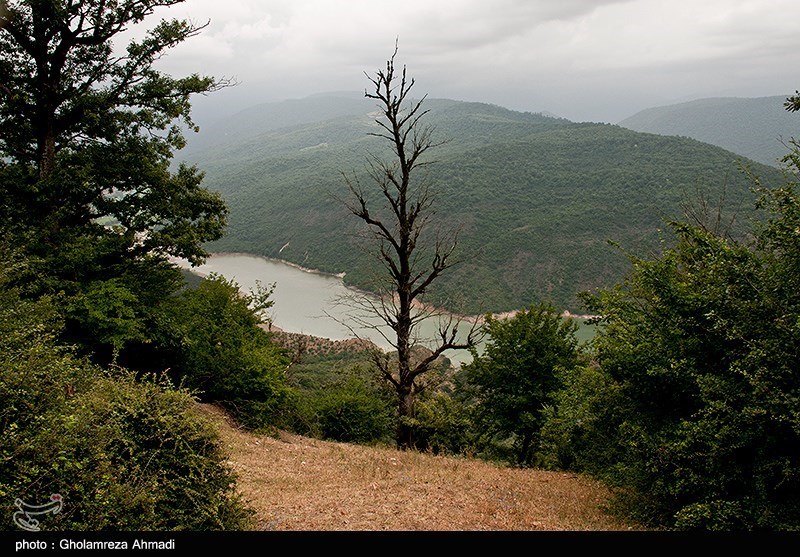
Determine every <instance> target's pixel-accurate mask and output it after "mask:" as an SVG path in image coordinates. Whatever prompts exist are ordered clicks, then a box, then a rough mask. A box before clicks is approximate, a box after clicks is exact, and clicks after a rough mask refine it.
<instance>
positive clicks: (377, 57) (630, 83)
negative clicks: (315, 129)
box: [159, 0, 800, 123]
mask: <svg viewBox="0 0 800 557" xmlns="http://www.w3.org/2000/svg"><path fill="white" fill-rule="evenodd" d="M159 15H161V16H166V17H188V18H190V19H192V20H193V21H195V22H205V21H207V20H210V21H211V23H210V25H209V26H208V28H206V29H205V30H204V31H203V33H202V34H201V35H200V36H197V37H194V38H192V39H190V40H189V41H187V42H186V43H184V44H183V45H180V46H179V47H178V48H176V49H174V50H173V51H172V52H171V53H170V55H169V56H168V57H167V58H165V59H164V60H162V62H161V66H160V67H161V68H162V69H163V70H165V71H168V72H169V73H172V74H174V75H182V74H187V73H192V72H201V73H205V74H210V75H214V76H217V77H222V76H225V77H235V78H236V79H237V80H238V81H239V82H240V84H239V85H238V86H237V87H234V88H231V89H227V90H223V91H221V92H218V93H215V94H214V95H211V96H209V97H208V98H205V99H200V100H198V101H196V102H195V105H196V106H197V108H198V112H199V114H198V115H199V116H201V117H202V113H204V112H205V113H206V114H210V113H211V112H213V113H214V114H224V113H226V112H233V111H235V110H237V109H240V108H244V107H245V106H249V105H253V104H257V103H259V102H266V101H275V100H282V99H286V98H299V97H305V96H308V95H310V94H314V93H320V92H325V91H338V90H352V91H363V90H364V87H365V85H366V83H367V82H366V78H365V77H364V74H363V72H364V71H368V72H373V71H374V70H376V69H378V68H379V67H381V66H382V65H383V64H384V63H385V61H386V59H387V57H388V56H389V55H390V54H391V51H392V49H393V47H394V41H395V37H398V38H399V44H400V51H399V55H398V60H399V61H400V62H402V63H405V64H406V65H407V67H408V71H409V73H410V74H411V75H413V76H414V77H415V78H416V81H417V85H416V89H417V92H418V93H419V94H422V93H428V94H429V96H431V97H448V98H453V99H459V100H472V101H483V102H490V103H494V104H499V105H502V106H506V107H508V108H513V109H516V110H527V111H531V112H540V111H550V112H553V113H555V114H558V115H559V116H564V117H566V118H569V119H571V120H576V121H582V120H591V121H604V122H612V123H616V122H618V121H619V120H621V119H623V118H625V117H627V116H630V115H632V114H634V113H635V112H637V111H638V110H641V109H643V108H647V107H650V106H658V105H664V104H673V103H676V102H683V101H686V100H691V99H696V98H703V97H713V96H740V97H757V96H767V95H784V94H789V93H791V92H793V91H794V90H795V89H798V88H800V32H799V31H798V22H799V21H800V0H402V1H398V0H394V1H391V2H388V1H384V0H187V1H186V2H185V3H184V4H182V5H179V6H175V7H172V8H169V9H166V10H164V11H162V12H159Z"/></svg>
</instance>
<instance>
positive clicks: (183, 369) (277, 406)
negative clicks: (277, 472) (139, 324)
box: [158, 275, 293, 428]
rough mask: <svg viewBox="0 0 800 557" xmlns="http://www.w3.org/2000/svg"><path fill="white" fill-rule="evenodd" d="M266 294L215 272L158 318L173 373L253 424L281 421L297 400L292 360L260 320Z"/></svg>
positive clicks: (161, 342) (192, 387)
mask: <svg viewBox="0 0 800 557" xmlns="http://www.w3.org/2000/svg"><path fill="white" fill-rule="evenodd" d="M268 296H269V292H261V293H260V294H259V293H257V294H255V295H249V296H247V295H243V294H242V293H241V292H240V291H239V287H238V285H237V284H236V283H235V282H232V281H228V280H226V279H225V278H223V277H220V276H216V275H213V276H211V277H209V278H207V279H205V280H203V281H202V282H201V283H200V284H199V286H198V287H197V288H195V289H188V290H184V291H183V292H181V294H180V295H179V296H177V297H175V298H174V299H173V300H172V301H171V303H169V304H166V306H165V310H164V312H163V315H162V316H161V317H160V319H159V320H158V328H159V340H158V344H159V346H161V347H162V348H163V350H164V351H165V352H166V355H162V357H163V359H164V361H165V362H169V363H170V366H171V374H172V375H173V376H174V377H176V378H177V379H178V380H179V381H181V382H183V384H184V385H186V386H187V387H188V388H190V389H191V390H192V391H194V392H197V393H198V394H199V396H200V397H201V399H202V400H204V401H209V402H210V401H214V402H220V403H222V404H224V405H225V406H226V407H227V408H228V409H229V410H230V411H231V412H233V414H234V415H235V417H236V418H237V419H238V420H239V421H241V422H242V423H243V424H244V425H247V426H250V427H254V428H258V427H267V426H274V425H281V424H283V423H284V422H285V420H286V419H287V415H288V414H290V413H291V408H292V400H293V395H292V392H291V390H290V389H289V388H288V387H287V386H286V378H285V371H286V369H287V368H288V365H289V361H288V359H287V358H286V356H285V355H284V353H283V351H282V350H281V349H280V348H279V347H278V346H277V345H276V344H274V343H273V342H272V341H271V340H270V336H269V333H267V332H266V331H264V330H263V329H262V328H261V327H260V326H259V325H260V324H261V318H260V316H259V309H263V308H265V307H269V305H270V302H268V301H267V297H268Z"/></svg>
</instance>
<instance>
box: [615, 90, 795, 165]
mask: <svg viewBox="0 0 800 557" xmlns="http://www.w3.org/2000/svg"><path fill="white" fill-rule="evenodd" d="M785 100H786V97H782V96H775V97H759V98H755V99H746V98H735V97H726V98H713V99H700V100H696V101H691V102H686V103H680V104H674V105H670V106H659V107H656V108H648V109H646V110H642V111H641V112H638V113H636V114H634V115H633V116H631V117H629V118H626V119H625V120H623V121H622V122H620V123H619V125H620V126H622V127H624V128H628V129H631V130H634V131H637V132H646V133H657V134H659V135H678V136H684V137H691V138H692V139H697V140H698V141H704V142H706V143H710V144H711V145H716V146H718V147H722V148H723V149H727V150H729V151H733V152H734V153H737V154H738V155H741V156H742V157H746V158H749V159H753V160H754V161H758V162H760V163H762V164H769V165H772V166H778V163H779V161H780V160H781V159H782V158H783V155H785V154H786V146H785V145H784V143H783V142H784V141H786V140H788V139H789V138H790V137H792V136H793V135H796V134H797V121H796V119H795V118H792V116H790V115H789V114H787V113H786V111H785V110H783V108H784V102H785Z"/></svg>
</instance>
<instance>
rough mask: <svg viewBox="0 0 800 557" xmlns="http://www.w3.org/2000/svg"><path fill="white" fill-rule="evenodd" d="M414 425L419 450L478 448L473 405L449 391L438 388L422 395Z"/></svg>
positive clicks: (466, 452) (451, 451)
mask: <svg viewBox="0 0 800 557" xmlns="http://www.w3.org/2000/svg"><path fill="white" fill-rule="evenodd" d="M412 425H413V428H414V444H415V446H416V448H417V449H419V450H423V451H431V452H433V453H436V454H463V455H473V454H476V453H477V452H478V450H479V449H478V437H479V436H478V434H477V433H476V431H475V428H476V425H475V423H474V422H473V416H472V413H471V411H470V408H469V407H468V406H466V405H465V404H463V403H462V402H461V401H460V400H457V399H456V398H454V397H453V396H452V395H451V394H449V393H446V392H443V391H437V392H434V393H433V394H431V395H429V396H425V397H421V398H420V399H419V400H418V401H417V405H416V415H415V416H414V419H413V424H412Z"/></svg>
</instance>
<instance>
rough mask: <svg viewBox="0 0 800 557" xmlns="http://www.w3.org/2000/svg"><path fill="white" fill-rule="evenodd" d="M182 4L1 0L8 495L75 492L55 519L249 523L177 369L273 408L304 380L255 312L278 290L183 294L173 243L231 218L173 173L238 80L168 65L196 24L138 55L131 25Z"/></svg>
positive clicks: (6, 505)
mask: <svg viewBox="0 0 800 557" xmlns="http://www.w3.org/2000/svg"><path fill="white" fill-rule="evenodd" d="M180 1H182V0H113V1H105V0H103V1H101V0H87V1H84V2H73V1H69V2H67V1H65V0H8V1H4V0H2V1H0V8H2V9H0V233H2V235H3V245H2V250H3V252H2V257H0V261H2V264H0V333H2V338H0V400H1V401H2V403H1V405H0V433H1V434H2V435H1V436H0V495H2V497H3V500H4V501H3V503H2V505H3V509H4V510H6V511H10V512H13V510H12V502H13V501H14V500H15V499H16V498H20V499H22V500H23V501H25V502H26V503H28V504H31V505H35V504H41V503H43V502H45V501H47V500H48V498H49V497H50V495H51V494H52V493H60V494H61V495H62V496H63V497H64V509H63V511H62V512H61V513H59V514H58V515H56V516H53V517H49V518H51V520H48V521H47V523H46V524H43V526H44V527H45V528H51V529H92V530H97V529H125V530H162V529H220V528H229V529H237V528H242V527H244V526H246V525H247V521H246V519H247V512H246V511H245V510H244V507H243V506H242V504H241V503H240V502H239V500H238V498H237V496H236V492H235V489H234V483H233V482H234V480H235V478H234V476H233V474H232V471H231V470H230V469H229V468H228V467H227V464H226V455H225V454H224V453H223V451H222V450H221V447H220V444H219V440H218V438H217V435H216V433H215V430H214V428H213V426H212V425H211V424H209V423H207V422H206V421H205V420H203V419H201V418H199V417H198V416H197V409H196V404H195V400H194V398H193V396H192V395H191V394H190V391H188V390H185V389H184V388H175V387H173V384H172V383H170V379H171V378H170V376H169V375H168V374H167V373H166V372H167V371H168V370H171V371H170V373H171V374H172V379H178V380H181V381H184V382H185V384H187V385H190V386H191V387H192V389H200V388H202V389H206V390H207V391H208V393H207V396H209V398H214V399H215V400H216V399H219V398H223V397H226V400H231V401H232V402H242V406H245V409H244V410H245V411H246V412H247V416H254V415H255V416H258V418H259V419H262V420H263V417H264V416H266V415H267V414H270V415H271V413H272V412H273V410H274V407H275V406H277V403H276V400H278V399H280V398H281V396H282V395H284V393H286V392H288V391H287V389H286V388H285V386H284V384H283V377H282V375H280V373H279V372H278V371H276V370H279V369H281V368H280V365H281V363H282V362H281V356H280V354H279V353H278V351H277V350H276V349H275V348H274V347H273V345H272V344H270V343H269V340H268V338H266V335H264V334H263V332H261V331H260V329H258V327H257V324H256V322H257V317H256V313H255V312H256V310H257V309H258V308H256V310H254V309H251V308H248V307H247V304H248V303H249V302H257V303H260V304H261V306H262V307H263V306H264V305H265V304H267V303H268V298H267V297H265V296H258V297H257V299H256V298H253V299H246V300H242V299H240V298H239V297H238V293H237V294H236V295H234V294H232V290H235V288H234V287H232V286H231V285H228V284H217V286H216V288H215V286H214V284H216V283H214V282H213V281H211V282H210V284H211V286H207V285H206V286H203V285H201V287H200V289H199V290H197V291H195V292H194V293H193V292H191V291H188V292H185V293H184V294H182V295H180V296H175V294H176V293H177V292H178V291H180V290H181V289H182V288H183V286H184V281H183V280H182V277H181V273H180V271H179V270H178V269H177V268H176V267H175V266H174V265H173V264H171V263H170V262H169V261H168V256H177V257H184V258H187V259H188V260H189V261H191V262H193V263H197V262H200V261H202V260H203V258H204V257H205V255H206V252H205V250H204V249H203V246H202V244H203V243H204V242H206V241H208V240H213V239H216V238H219V237H220V235H221V233H222V229H223V227H224V224H225V219H226V215H227V209H226V208H225V205H224V203H223V201H222V199H221V197H220V196H219V195H218V194H216V193H212V192H210V191H208V190H206V189H204V188H203V187H202V186H201V181H202V174H201V173H200V172H199V171H198V170H197V169H196V168H194V167H190V166H186V165H177V166H176V167H175V168H171V164H172V154H173V151H174V150H176V149H179V148H181V147H182V146H183V145H184V143H185V141H184V139H183V135H182V131H181V130H182V128H183V127H184V126H188V127H189V129H192V128H193V127H194V126H193V124H192V121H191V119H190V114H189V111H190V105H189V98H190V95H192V94H195V93H204V92H208V91H211V90H214V89H216V88H218V87H219V86H220V85H221V84H220V83H218V82H216V81H214V80H213V79H210V78H204V77H200V76H198V75H192V76H189V77H186V78H178V79H176V78H172V77H170V76H167V75H165V74H162V73H160V72H158V71H156V70H155V69H154V68H153V65H154V63H155V62H156V61H157V60H158V59H159V58H160V57H162V56H163V55H164V54H165V53H166V51H168V50H169V49H170V48H172V47H174V46H175V45H177V44H179V43H181V42H182V41H183V40H185V39H187V38H189V37H191V36H193V35H194V34H196V33H197V32H198V31H199V29H198V28H197V27H196V26H194V25H193V24H191V23H190V22H187V21H163V22H161V24H159V25H157V26H156V27H154V28H152V29H151V30H150V31H149V32H148V33H147V34H146V35H145V36H144V38H142V39H140V40H134V41H131V42H129V43H128V44H127V48H126V50H125V52H124V54H123V55H120V51H119V48H121V47H125V45H123V44H120V42H119V38H120V36H121V34H122V33H124V32H125V31H126V30H127V29H128V28H129V27H130V26H132V25H136V24H139V23H141V22H142V21H143V20H144V19H145V18H147V17H148V16H150V15H152V14H153V13H154V11H156V10H158V9H160V8H161V7H165V6H170V5H173V4H177V3H179V2H180ZM213 304H217V305H216V306H215V307H213V308H212V307H211V306H212V305H213ZM216 310H219V311H220V312H221V313H220V314H219V315H216V314H213V315H212V312H213V311H216ZM181 312H186V315H188V316H189V317H190V319H188V320H186V319H184V315H183V313H181ZM226 312H227V313H226ZM220 316H222V317H224V319H223V320H222V321H221V322H220V321H218V318H219V317H220ZM220 327H227V328H228V329H227V330H226V331H223V330H222V329H221V328H220ZM224 332H227V333H228V336H227V337H226V336H225V335H224V334H223V333H224ZM259 333H261V335H262V336H261V337H259V336H258V334H259ZM211 335H217V336H216V337H214V338H212V337H211ZM67 345H69V346H70V348H69V349H68V348H65V346H67ZM217 360H219V361H217ZM217 364H219V365H217ZM215 365H216V367H215ZM101 366H104V367H101ZM123 366H129V367H130V369H133V370H134V371H127V370H126V367H123ZM203 374H211V376H209V375H203ZM6 514H9V513H4V515H6ZM3 522H4V527H9V526H10V523H9V521H7V520H6V519H4V520H3Z"/></svg>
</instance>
